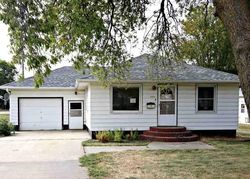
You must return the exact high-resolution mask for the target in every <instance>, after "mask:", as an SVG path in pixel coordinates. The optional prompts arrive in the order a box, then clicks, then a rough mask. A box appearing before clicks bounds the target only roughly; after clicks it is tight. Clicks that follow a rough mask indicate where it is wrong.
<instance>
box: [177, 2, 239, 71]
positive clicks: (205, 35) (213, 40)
mask: <svg viewBox="0 0 250 179" xmlns="http://www.w3.org/2000/svg"><path fill="white" fill-rule="evenodd" d="M205 8H206V6H205V5H204V6H200V7H197V8H193V9H192V10H191V11H190V12H189V14H188V15H187V18H186V19H185V20H184V21H183V22H182V25H183V32H184V34H183V36H184V37H183V41H182V43H181V45H180V57H181V59H186V60H187V61H188V62H193V63H195V64H197V65H199V66H203V67H207V68H212V69H216V70H221V71H225V72H230V73H235V74H236V73H237V70H236V67H235V60H234V54H233V50H232V46H231V43H230V39H229V35H228V32H227V31H226V29H225V27H224V25H223V24H222V22H221V20H220V19H219V18H217V17H215V16H214V12H215V9H214V8H213V7H211V6H210V7H208V9H207V14H206V13H204V12H205V10H206V9H205Z"/></svg>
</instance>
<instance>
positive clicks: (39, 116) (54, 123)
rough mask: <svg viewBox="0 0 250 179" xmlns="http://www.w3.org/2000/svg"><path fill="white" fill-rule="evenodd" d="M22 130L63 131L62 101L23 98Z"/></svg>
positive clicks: (21, 100)
mask: <svg viewBox="0 0 250 179" xmlns="http://www.w3.org/2000/svg"><path fill="white" fill-rule="evenodd" d="M19 108H20V109H19V110H20V111H19V112H20V113H19V117H20V119H19V122H20V130H52V129H62V99H59V98H29V99H28V98H23V99H22V98H21V99H20V101H19Z"/></svg>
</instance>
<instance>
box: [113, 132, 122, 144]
mask: <svg viewBox="0 0 250 179" xmlns="http://www.w3.org/2000/svg"><path fill="white" fill-rule="evenodd" d="M122 137H123V131H122V130H115V132H114V141H115V142H121V141H122Z"/></svg>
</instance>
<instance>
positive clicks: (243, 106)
mask: <svg viewBox="0 0 250 179" xmlns="http://www.w3.org/2000/svg"><path fill="white" fill-rule="evenodd" d="M240 112H241V113H245V104H241V105H240Z"/></svg>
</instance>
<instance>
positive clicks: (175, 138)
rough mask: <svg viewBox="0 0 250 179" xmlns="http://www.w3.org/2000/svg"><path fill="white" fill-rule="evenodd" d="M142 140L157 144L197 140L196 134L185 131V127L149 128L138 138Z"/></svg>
mask: <svg viewBox="0 0 250 179" xmlns="http://www.w3.org/2000/svg"><path fill="white" fill-rule="evenodd" d="M140 137H141V139H143V140H150V141H159V142H191V141H197V140H199V136H198V135H197V134H193V133H192V132H191V131H188V130H186V128H185V127H179V126H178V127H176V126H170V127H150V129H149V130H148V131H144V132H143V134H142V135H141V136H140Z"/></svg>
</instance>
